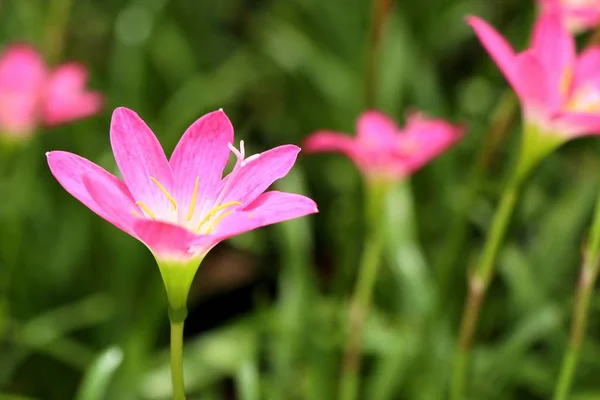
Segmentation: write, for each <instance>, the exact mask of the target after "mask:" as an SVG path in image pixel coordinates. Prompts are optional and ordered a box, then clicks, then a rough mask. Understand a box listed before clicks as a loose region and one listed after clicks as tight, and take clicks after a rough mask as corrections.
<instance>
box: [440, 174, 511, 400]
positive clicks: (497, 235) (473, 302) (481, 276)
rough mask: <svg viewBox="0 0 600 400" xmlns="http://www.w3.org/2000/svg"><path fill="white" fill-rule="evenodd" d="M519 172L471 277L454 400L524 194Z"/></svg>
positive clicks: (506, 192) (461, 386) (459, 395)
mask: <svg viewBox="0 0 600 400" xmlns="http://www.w3.org/2000/svg"><path fill="white" fill-rule="evenodd" d="M518 170H519V168H515V173H513V175H512V176H511V178H510V181H509V183H508V185H507V186H506V189H505V190H504V194H503V195H502V199H501V200H500V204H499V206H498V209H497V211H496V214H495V215H494V220H493V221H492V227H491V230H490V232H489V234H488V236H487V239H486V242H485V247H484V250H483V255H482V257H481V260H480V262H479V265H478V266H477V269H476V270H475V271H474V273H473V274H472V275H471V276H470V277H469V293H468V295H467V300H466V302H465V310H464V313H463V317H462V322H461V326H460V333H459V340H458V348H457V349H456V354H455V358H454V370H453V378H452V392H451V393H452V397H451V398H452V399H453V400H462V399H463V398H464V387H465V377H466V372H467V358H468V355H469V350H470V348H471V343H472V341H473V334H474V332H475V328H476V327H477V321H478V319H479V314H480V311H481V305H482V303H483V299H484V297H485V294H486V292H487V289H488V287H489V284H490V282H491V280H492V277H493V274H494V266H495V260H496V255H497V254H498V250H499V248H500V244H501V243H502V239H503V238H504V235H505V233H506V229H507V227H508V223H509V221H510V217H511V215H512V213H513V211H514V208H515V204H516V201H517V198H518V195H519V191H520V186H521V185H520V182H521V179H520V178H518V177H519V175H517V171H518Z"/></svg>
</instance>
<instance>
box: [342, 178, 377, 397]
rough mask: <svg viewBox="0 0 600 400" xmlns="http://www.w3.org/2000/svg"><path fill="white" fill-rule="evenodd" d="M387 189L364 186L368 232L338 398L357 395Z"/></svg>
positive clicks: (373, 185)
mask: <svg viewBox="0 0 600 400" xmlns="http://www.w3.org/2000/svg"><path fill="white" fill-rule="evenodd" d="M386 192H387V186H386V185H377V184H371V185H369V186H368V188H367V201H366V203H365V205H366V218H367V236H366V238H365V247H364V249H363V253H362V256H361V260H360V265H359V270H358V274H359V275H358V280H357V282H356V286H355V288H354V293H353V294H352V299H351V301H350V308H349V311H348V329H347V333H348V338H347V341H346V345H345V348H344V359H343V364H342V379H341V384H340V399H341V400H355V399H356V398H357V397H358V391H359V375H360V364H361V341H362V337H363V330H364V325H365V320H366V317H367V315H368V313H369V308H370V306H371V298H372V295H373V287H374V286H375V281H376V279H377V271H378V269H379V263H380V259H381V250H382V246H383V235H382V229H381V224H380V222H381V215H382V210H383V207H384V200H385V196H386Z"/></svg>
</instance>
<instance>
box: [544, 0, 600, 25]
mask: <svg viewBox="0 0 600 400" xmlns="http://www.w3.org/2000/svg"><path fill="white" fill-rule="evenodd" d="M538 1H539V3H540V5H541V6H542V12H543V13H557V14H559V15H560V16H561V18H562V20H563V23H564V24H565V26H566V27H567V28H568V29H569V30H570V31H571V32H574V33H578V32H582V31H585V30H587V29H594V28H595V27H597V26H598V24H600V0H538Z"/></svg>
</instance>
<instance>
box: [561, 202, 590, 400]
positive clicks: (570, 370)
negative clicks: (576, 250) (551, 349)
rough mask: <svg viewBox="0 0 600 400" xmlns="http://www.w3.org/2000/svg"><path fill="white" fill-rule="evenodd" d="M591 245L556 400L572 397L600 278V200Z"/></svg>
mask: <svg viewBox="0 0 600 400" xmlns="http://www.w3.org/2000/svg"><path fill="white" fill-rule="evenodd" d="M589 240H590V243H589V244H588V246H587V248H586V251H585V254H584V260H583V265H582V267H581V273H580V277H579V285H578V287H577V298H576V301H575V306H574V309H573V321H572V322H571V333H570V336H569V345H568V348H567V351H566V352H565V355H564V357H563V361H562V364H561V368H560V375H559V379H558V382H557V384H556V388H555V390H554V397H553V399H554V400H566V399H567V398H568V396H569V391H570V389H571V384H572V382H573V376H574V375H575V370H576V368H577V362H578V361H579V353H580V351H581V345H582V343H583V339H584V337H585V332H586V327H587V319H588V312H589V308H590V301H591V298H592V295H593V293H594V285H595V283H596V279H597V278H598V268H599V264H600V262H599V259H600V196H599V197H598V201H597V203H596V211H595V217H594V223H593V226H592V230H591V232H590V239H589Z"/></svg>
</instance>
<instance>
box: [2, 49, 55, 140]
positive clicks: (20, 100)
mask: <svg viewBox="0 0 600 400" xmlns="http://www.w3.org/2000/svg"><path fill="white" fill-rule="evenodd" d="M45 80H46V66H45V64H44V60H43V59H42V56H41V55H40V54H39V53H38V52H37V51H36V50H35V49H34V48H32V47H30V46H28V45H21V44H20V45H13V46H10V47H9V48H8V49H6V50H5V52H4V54H2V57H1V58H0V129H2V130H4V131H6V132H9V133H13V134H20V135H27V134H31V133H32V131H33V130H34V129H35V128H36V125H37V123H38V111H39V107H40V106H41V104H40V103H41V97H42V93H43V88H44V83H45Z"/></svg>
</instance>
